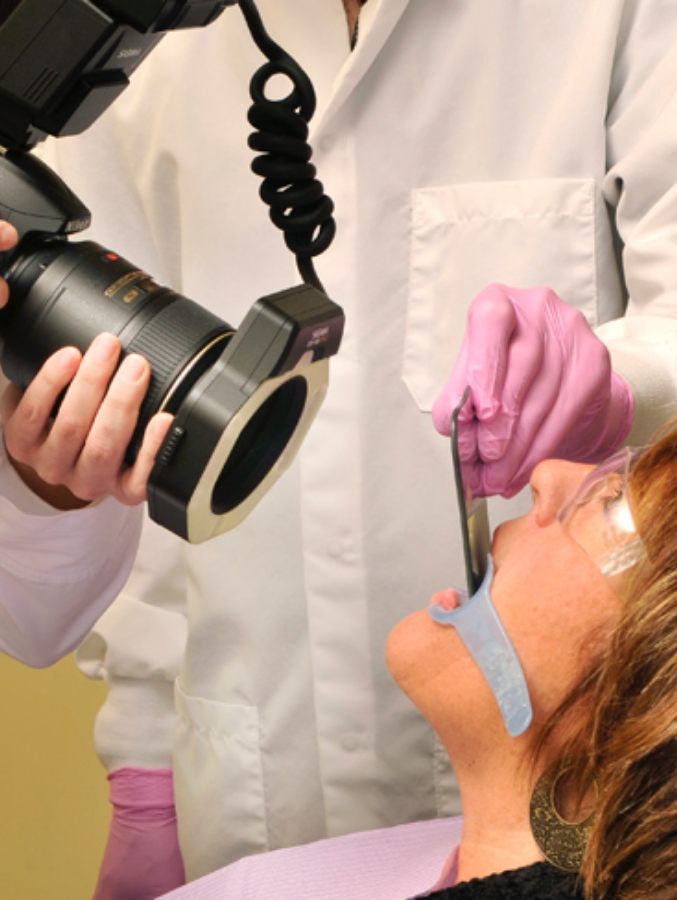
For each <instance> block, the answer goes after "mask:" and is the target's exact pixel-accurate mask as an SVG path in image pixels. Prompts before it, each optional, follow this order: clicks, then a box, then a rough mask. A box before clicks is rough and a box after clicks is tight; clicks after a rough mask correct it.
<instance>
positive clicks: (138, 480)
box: [116, 413, 174, 505]
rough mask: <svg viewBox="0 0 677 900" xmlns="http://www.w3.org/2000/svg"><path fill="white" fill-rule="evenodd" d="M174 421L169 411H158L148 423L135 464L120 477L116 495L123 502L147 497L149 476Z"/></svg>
mask: <svg viewBox="0 0 677 900" xmlns="http://www.w3.org/2000/svg"><path fill="white" fill-rule="evenodd" d="M173 421H174V416H172V415H170V414H169V413H157V415H155V416H153V418H152V419H151V420H150V422H149V423H148V425H147V427H146V433H145V434H144V436H143V442H142V444H141V448H140V450H139V452H138V455H137V457H136V460H135V462H134V465H133V466H132V467H131V468H129V469H127V470H126V471H125V472H123V473H122V475H121V477H120V488H119V490H118V492H117V493H116V497H117V498H118V500H119V501H120V502H121V503H126V504H128V505H134V504H136V503H141V501H142V500H145V499H146V498H147V493H148V492H147V486H148V478H149V476H150V473H151V471H152V469H153V466H154V465H155V458H156V456H157V454H158V451H159V449H160V447H161V446H162V442H163V441H164V439H165V437H166V436H167V432H168V431H169V428H170V426H171V424H172V422H173Z"/></svg>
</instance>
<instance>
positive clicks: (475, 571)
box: [428, 388, 533, 737]
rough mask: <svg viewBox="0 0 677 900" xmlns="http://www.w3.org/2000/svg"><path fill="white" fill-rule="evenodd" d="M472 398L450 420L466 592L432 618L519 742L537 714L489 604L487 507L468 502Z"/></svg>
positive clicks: (490, 573) (491, 568) (491, 572)
mask: <svg viewBox="0 0 677 900" xmlns="http://www.w3.org/2000/svg"><path fill="white" fill-rule="evenodd" d="M469 395H470V388H466V390H465V392H464V394H463V397H462V398H461V402H460V403H459V404H458V406H457V407H456V409H455V410H454V412H453V413H452V416H451V454H452V459H453V464H454V478H455V481H456V494H457V499H458V506H459V512H460V514H461V534H462V538H463V555H464V560H465V571H466V581H467V586H468V590H467V591H459V592H458V596H459V598H460V603H459V606H457V607H456V608H455V609H444V607H442V606H440V605H439V604H434V605H432V606H430V607H429V609H428V612H429V613H430V615H431V617H432V618H433V619H434V621H435V622H438V623H439V624H440V625H451V626H453V627H454V628H455V629H456V631H457V633H458V635H459V637H460V638H461V640H462V641H463V643H464V644H465V646H466V648H467V650H468V652H469V653H470V655H471V656H472V658H473V659H474V660H475V662H476V663H477V665H478V666H479V669H480V671H481V672H482V674H483V675H484V677H485V679H486V680H487V683H488V684H489V687H490V688H491V690H492V692H493V694H494V697H495V698H496V702H497V703H498V707H499V709H500V711H501V715H502V716H503V721H504V722H505V727H506V729H507V731H508V734H510V735H511V736H512V737H517V736H518V735H520V734H522V733H523V732H524V731H526V730H527V728H528V727H529V725H530V724H531V720H532V718H533V713H532V709H531V701H530V699H529V689H528V687H527V683H526V679H525V677H524V672H523V671H522V666H521V664H520V661H519V657H518V656H517V653H516V652H515V648H514V647H513V645H512V641H511V640H510V637H509V636H508V632H507V631H506V630H505V627H504V626H503V622H502V621H501V618H500V616H499V615H498V612H497V610H496V607H495V606H494V604H493V601H492V599H491V585H492V582H493V578H494V564H493V560H492V559H491V556H490V555H489V546H490V530H489V520H488V516H487V511H486V501H484V500H480V501H477V500H476V501H475V503H474V504H473V502H472V498H470V497H466V491H465V488H464V485H463V474H462V469H461V459H460V455H459V452H458V416H459V413H460V412H461V409H462V408H463V406H464V405H465V403H466V401H467V400H468V397H469Z"/></svg>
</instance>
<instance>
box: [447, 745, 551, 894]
mask: <svg viewBox="0 0 677 900" xmlns="http://www.w3.org/2000/svg"><path fill="white" fill-rule="evenodd" d="M441 736H442V740H443V742H444V744H445V746H446V748H447V752H448V753H449V756H450V758H451V760H452V764H453V766H454V772H455V774H456V777H457V779H458V782H459V787H460V790H461V801H462V804H463V832H462V837H461V844H460V848H459V853H458V868H457V879H458V881H468V880H469V879H471V878H482V877H484V876H486V875H490V874H492V873H494V872H504V871H506V870H508V869H517V868H520V867H521V866H526V865H530V864H531V863H534V862H538V861H539V860H542V859H543V856H542V854H541V852H540V850H539V849H538V846H537V845H536V842H535V840H534V838H533V835H532V833H531V828H530V825H529V801H530V799H531V793H532V788H533V784H534V781H535V776H534V775H533V773H532V771H531V767H530V764H529V762H528V755H527V754H528V744H527V738H526V737H520V738H511V737H510V736H509V735H508V734H507V733H504V734H503V735H502V734H495V733H494V734H490V733H487V734H485V735H484V736H483V738H482V739H480V740H478V739H477V735H476V734H475V738H474V739H473V740H472V741H470V740H468V741H467V742H464V740H463V738H462V737H461V738H460V739H459V734H458V731H456V730H455V731H454V733H453V734H451V735H449V739H448V740H445V736H444V735H441ZM539 774H540V773H539Z"/></svg>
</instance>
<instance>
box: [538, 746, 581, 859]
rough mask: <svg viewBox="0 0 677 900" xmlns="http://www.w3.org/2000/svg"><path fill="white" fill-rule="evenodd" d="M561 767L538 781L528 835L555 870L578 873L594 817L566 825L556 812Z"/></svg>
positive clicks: (565, 821)
mask: <svg viewBox="0 0 677 900" xmlns="http://www.w3.org/2000/svg"><path fill="white" fill-rule="evenodd" d="M568 768H569V767H568V765H567V764H566V763H560V764H559V765H557V766H555V767H554V769H550V770H549V771H548V772H545V773H544V774H543V775H542V776H541V777H540V778H539V780H538V782H537V784H536V787H535V788H534V792H533V794H532V795H531V802H530V804H529V822H530V824H531V832H532V834H533V836H534V839H535V841H536V843H537V844H538V846H539V848H540V850H541V852H542V853H543V856H545V858H546V859H547V860H548V862H549V863H551V864H552V865H553V866H556V867H557V868H558V869H563V870H564V871H565V872H578V871H579V870H580V868H581V864H582V862H583V854H584V853H585V848H586V845H587V843H588V835H589V834H590V827H591V822H592V816H593V814H592V813H590V815H589V816H587V817H586V818H585V819H583V820H582V821H581V822H568V821H567V820H566V819H563V818H562V816H560V814H559V812H558V811H557V785H558V783H559V781H560V779H561V778H562V776H563V775H564V774H565V773H566V771H567V769H568Z"/></svg>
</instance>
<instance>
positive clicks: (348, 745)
mask: <svg viewBox="0 0 677 900" xmlns="http://www.w3.org/2000/svg"><path fill="white" fill-rule="evenodd" d="M358 746H359V741H358V739H357V735H355V734H344V735H343V736H342V737H341V747H342V748H343V749H344V750H345V751H346V753H354V752H355V750H357V748H358Z"/></svg>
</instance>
